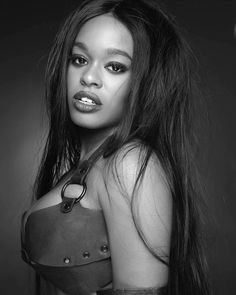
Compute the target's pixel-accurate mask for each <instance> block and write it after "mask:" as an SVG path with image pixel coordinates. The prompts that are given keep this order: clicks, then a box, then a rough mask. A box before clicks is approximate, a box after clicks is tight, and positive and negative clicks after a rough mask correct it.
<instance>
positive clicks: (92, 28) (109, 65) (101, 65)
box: [67, 14, 133, 158]
mask: <svg viewBox="0 0 236 295" xmlns="http://www.w3.org/2000/svg"><path fill="white" fill-rule="evenodd" d="M132 55H133V39H132V36H131V34H130V32H129V31H128V29H127V28H126V27H125V26H124V25H123V24H122V23H121V22H119V21H118V20H117V19H115V18H114V17H113V16H112V15H111V14H105V15H101V16H98V17H95V18H93V19H91V20H89V21H88V22H87V23H85V25H84V26H83V27H82V28H81V30H80V32H79V33H78V35H77V37H76V39H75V42H74V46H73V48H72V57H71V58H70V63H69V67H68V76H67V87H68V93H67V96H68V106H69V111H70V116H71V119H72V121H73V122H74V123H75V124H76V125H78V126H80V127H81V134H80V135H81V142H82V158H83V155H86V154H88V153H89V151H91V150H93V148H95V147H96V146H97V145H98V144H99V143H100V142H101V141H102V140H103V139H104V138H105V137H106V136H107V135H108V134H110V133H112V130H114V128H115V127H116V126H117V124H118V123H119V121H120V119H121V116H122V110H123V105H124V100H125V99H126V98H127V95H128V93H129V90H130V80H131V60H132ZM79 91H86V92H89V93H92V94H95V95H97V96H98V97H99V99H100V102H101V105H100V106H99V107H98V108H97V110H96V111H95V112H89V113H85V112H83V111H80V109H78V108H77V107H76V104H77V103H78V100H77V101H76V100H75V99H74V95H75V94H76V93H78V92H79Z"/></svg>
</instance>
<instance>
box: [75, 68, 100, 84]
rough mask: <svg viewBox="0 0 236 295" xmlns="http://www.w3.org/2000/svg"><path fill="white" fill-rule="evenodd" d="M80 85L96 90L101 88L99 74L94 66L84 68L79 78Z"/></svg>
mask: <svg viewBox="0 0 236 295" xmlns="http://www.w3.org/2000/svg"><path fill="white" fill-rule="evenodd" d="M80 83H81V85H83V86H87V87H91V86H94V87H96V88H101V87H102V79H101V74H100V73H99V70H98V68H97V67H96V66H94V65H91V66H90V67H86V68H85V69H84V71H83V73H82V76H81V78H80Z"/></svg>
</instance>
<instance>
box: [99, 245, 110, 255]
mask: <svg viewBox="0 0 236 295" xmlns="http://www.w3.org/2000/svg"><path fill="white" fill-rule="evenodd" d="M108 250H109V248H108V245H102V246H101V251H102V252H103V253H107V252H108Z"/></svg>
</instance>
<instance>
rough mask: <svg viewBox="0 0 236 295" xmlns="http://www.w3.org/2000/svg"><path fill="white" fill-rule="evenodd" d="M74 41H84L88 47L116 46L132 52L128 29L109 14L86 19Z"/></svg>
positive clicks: (100, 48)
mask: <svg viewBox="0 0 236 295" xmlns="http://www.w3.org/2000/svg"><path fill="white" fill-rule="evenodd" d="M75 42H81V43H84V44H85V45H86V46H87V47H88V48H90V49H96V50H105V49H107V48H116V49H120V50H124V51H126V52H127V53H128V54H129V55H131V56H132V54H133V38H132V35H131V33H130V31H129V30H128V29H127V28H126V26H125V25H123V24H122V23H121V22H120V21H119V20H117V19H116V18H114V17H113V16H112V15H111V14H104V15H100V16H97V17H94V18H92V19H91V20H89V21H87V22H86V23H85V24H84V25H83V26H82V28H81V29H80V31H79V33H78V35H77V37H76V40H75Z"/></svg>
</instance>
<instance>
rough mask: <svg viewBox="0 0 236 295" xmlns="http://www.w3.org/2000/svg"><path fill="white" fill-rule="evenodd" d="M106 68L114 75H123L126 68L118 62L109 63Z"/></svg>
mask: <svg viewBox="0 0 236 295" xmlns="http://www.w3.org/2000/svg"><path fill="white" fill-rule="evenodd" d="M106 68H107V69H108V70H109V71H110V72H112V73H115V74H118V73H124V72H126V70H127V67H126V66H125V65H123V64H121V63H118V62H111V63H109V64H108V65H107V66H106Z"/></svg>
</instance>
